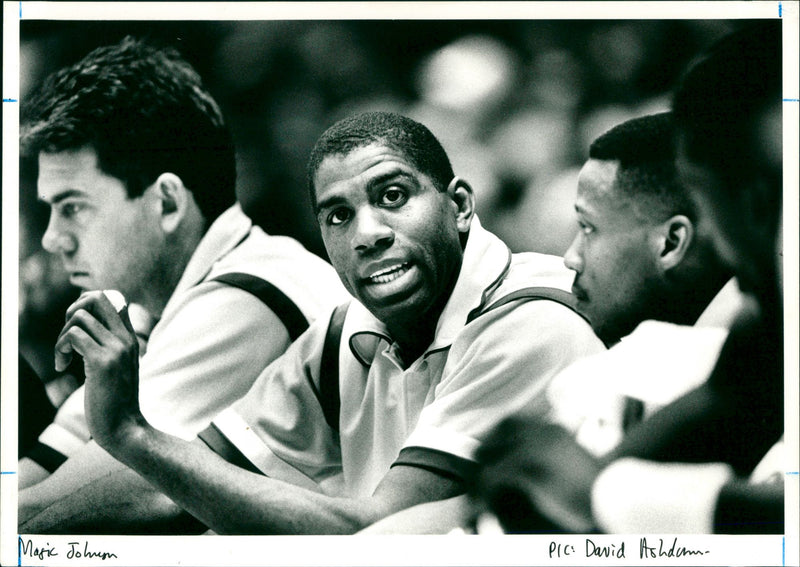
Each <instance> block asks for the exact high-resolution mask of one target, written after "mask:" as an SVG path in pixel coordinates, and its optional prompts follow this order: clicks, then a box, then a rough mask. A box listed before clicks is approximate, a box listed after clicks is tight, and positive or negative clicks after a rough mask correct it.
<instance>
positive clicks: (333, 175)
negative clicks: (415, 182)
mask: <svg viewBox="0 0 800 567" xmlns="http://www.w3.org/2000/svg"><path fill="white" fill-rule="evenodd" d="M395 175H397V176H401V175H405V176H409V177H419V176H421V175H422V174H421V173H420V172H419V171H417V169H416V167H414V165H413V164H412V163H411V162H410V161H409V160H408V158H407V157H406V156H405V155H404V154H403V152H401V151H399V150H395V149H393V148H391V147H388V146H385V145H382V144H370V145H368V146H361V147H359V148H355V149H354V150H352V151H350V152H347V153H337V154H329V155H327V156H326V157H325V158H324V159H323V160H322V162H321V163H320V166H319V167H318V168H317V172H316V174H315V179H314V181H315V182H314V186H315V188H316V191H317V195H318V196H319V193H320V191H321V190H324V189H327V188H329V187H331V186H334V185H339V184H343V183H344V184H347V185H355V186H357V187H360V188H366V187H368V186H369V184H370V183H372V182H374V181H375V180H378V179H383V178H390V177H392V176H395Z"/></svg>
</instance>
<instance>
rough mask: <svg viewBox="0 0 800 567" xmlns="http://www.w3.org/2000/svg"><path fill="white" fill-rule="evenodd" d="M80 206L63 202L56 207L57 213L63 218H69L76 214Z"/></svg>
mask: <svg viewBox="0 0 800 567" xmlns="http://www.w3.org/2000/svg"><path fill="white" fill-rule="evenodd" d="M81 208H82V207H81V206H80V205H78V204H77V203H64V204H63V205H61V206H60V207H59V208H58V214H59V215H60V216H61V217H63V218H65V219H70V218H73V217H74V216H75V215H77V214H78V213H79V212H80V211H81Z"/></svg>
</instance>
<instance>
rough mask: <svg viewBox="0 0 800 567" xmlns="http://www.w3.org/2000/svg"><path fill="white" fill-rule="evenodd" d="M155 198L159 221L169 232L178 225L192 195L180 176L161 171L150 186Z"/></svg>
mask: <svg viewBox="0 0 800 567" xmlns="http://www.w3.org/2000/svg"><path fill="white" fill-rule="evenodd" d="M152 189H153V191H154V192H155V193H154V196H155V198H156V200H157V206H158V211H157V213H158V215H159V223H160V224H161V228H162V229H163V230H164V232H166V233H168V234H170V233H173V232H175V230H177V228H178V227H179V226H180V224H181V222H182V221H183V219H184V217H185V216H186V214H187V211H188V208H189V206H190V205H191V201H192V196H191V194H190V192H189V190H188V189H187V188H186V186H185V185H184V184H183V181H182V180H181V178H180V177H178V176H177V175H175V174H174V173H162V174H161V175H159V176H158V179H156V182H155V183H154V184H153V187H152Z"/></svg>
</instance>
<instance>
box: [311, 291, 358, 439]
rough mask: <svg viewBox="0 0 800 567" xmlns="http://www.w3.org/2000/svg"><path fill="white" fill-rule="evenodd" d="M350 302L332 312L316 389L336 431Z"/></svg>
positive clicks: (327, 419) (323, 408) (324, 412)
mask: <svg viewBox="0 0 800 567" xmlns="http://www.w3.org/2000/svg"><path fill="white" fill-rule="evenodd" d="M349 305H350V304H349V303H344V304H342V305H339V306H337V307H336V309H334V310H333V313H332V314H331V320H330V323H329V324H328V332H327V333H326V334H325V342H324V343H323V345H322V360H321V362H320V370H319V390H315V392H314V393H315V394H316V395H317V399H319V403H320V406H322V413H323V414H324V415H325V421H326V422H327V423H328V425H329V426H330V427H331V429H333V430H334V431H336V432H338V431H339V410H340V408H341V399H340V397H339V344H340V343H341V341H342V328H343V327H344V319H345V316H346V315H347V308H348V306H349Z"/></svg>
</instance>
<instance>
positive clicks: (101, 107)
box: [20, 37, 236, 224]
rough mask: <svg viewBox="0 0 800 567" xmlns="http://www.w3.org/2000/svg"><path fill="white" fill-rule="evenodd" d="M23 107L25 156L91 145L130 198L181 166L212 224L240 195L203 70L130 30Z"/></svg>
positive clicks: (225, 133)
mask: <svg viewBox="0 0 800 567" xmlns="http://www.w3.org/2000/svg"><path fill="white" fill-rule="evenodd" d="M22 110H23V116H22V117H23V124H24V126H23V129H22V134H21V140H20V143H21V148H22V151H23V152H24V154H25V155H29V156H31V157H35V156H36V155H38V154H39V153H41V152H47V153H50V152H62V151H69V150H77V149H80V148H83V147H91V148H92V149H94V150H95V151H96V152H97V156H98V163H99V167H100V169H101V170H102V171H103V172H105V173H106V174H108V175H111V176H113V177H116V178H118V179H119V180H120V181H122V182H123V183H124V184H125V187H126V190H127V193H128V197H129V198H135V197H138V196H140V195H141V194H142V193H143V192H144V191H145V189H146V188H147V187H149V186H150V185H152V183H153V182H155V180H156V179H157V178H158V176H159V175H160V174H162V173H164V172H171V173H174V174H175V175H177V176H178V177H180V178H181V180H182V181H183V183H184V185H185V186H186V187H187V188H188V189H189V190H190V191H192V194H193V195H194V198H195V200H196V201H197V204H198V206H199V208H200V210H201V212H202V213H203V216H204V217H205V219H206V222H207V223H208V224H210V223H211V222H212V221H213V220H214V219H216V218H217V217H218V216H219V214H220V213H222V212H223V211H224V210H225V209H226V208H228V207H229V206H231V205H232V204H233V203H234V202H235V200H236V192H235V184H236V160H235V153H234V147H233V142H232V139H231V135H230V132H229V131H228V129H227V127H226V125H225V122H224V120H223V118H222V114H221V112H220V109H219V107H218V106H217V103H216V102H215V101H214V99H213V98H212V97H211V95H210V94H209V93H208V91H207V90H206V89H205V87H204V86H203V84H202V81H201V80H200V77H199V75H198V74H197V72H196V71H195V70H194V69H193V68H192V67H191V66H190V65H189V64H188V63H187V62H186V61H185V60H183V59H182V58H181V56H180V55H179V54H178V52H177V51H176V50H174V49H172V48H163V49H158V48H156V47H154V46H150V45H147V44H146V43H144V42H143V41H141V40H137V39H134V38H132V37H126V38H124V39H123V40H122V41H121V42H119V43H117V44H116V45H111V46H105V47H100V48H98V49H95V50H94V51H92V52H91V53H89V54H88V55H87V56H86V57H84V58H83V59H82V60H81V61H79V62H78V63H76V64H74V65H72V66H70V67H67V68H64V69H62V70H60V71H57V72H56V73H54V74H53V75H51V76H50V77H48V78H47V80H46V81H45V83H44V85H43V86H42V88H41V90H40V91H39V92H38V94H37V95H36V96H35V97H34V99H33V100H31V101H30V103H29V104H26V105H24V106H23V109H22Z"/></svg>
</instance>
